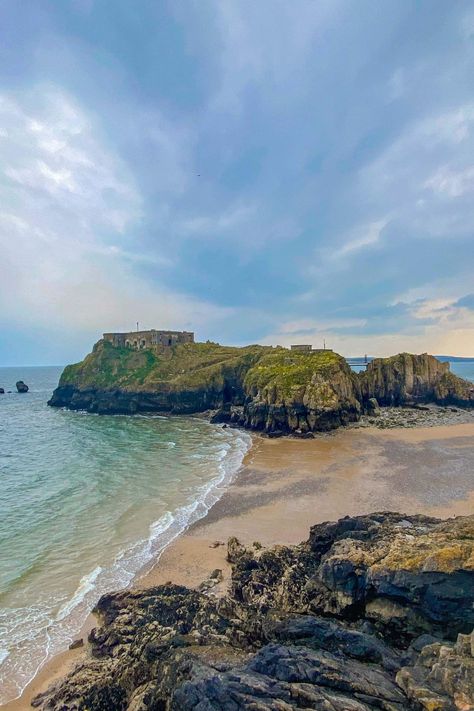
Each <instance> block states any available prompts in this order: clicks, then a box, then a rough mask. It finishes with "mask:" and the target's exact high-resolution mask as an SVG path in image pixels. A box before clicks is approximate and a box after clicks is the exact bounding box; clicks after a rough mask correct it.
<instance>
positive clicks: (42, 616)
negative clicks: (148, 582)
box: [0, 413, 251, 701]
mask: <svg viewBox="0 0 474 711" xmlns="http://www.w3.org/2000/svg"><path fill="white" fill-rule="evenodd" d="M75 414H79V413H75ZM200 426H201V425H200ZM202 426H203V427H204V428H206V427H208V428H210V434H211V436H216V438H218V439H219V440H220V441H219V442H216V443H215V446H213V445H212V443H211V444H209V442H208V443H207V445H206V446H207V447H208V451H207V454H206V455H204V456H203V459H206V458H207V460H208V462H209V465H212V468H214V469H215V473H214V476H213V477H212V478H211V479H210V480H209V481H208V482H206V483H204V484H202V485H201V486H199V487H197V489H196V490H195V491H194V494H193V496H192V499H190V500H188V501H186V502H185V503H184V504H183V505H181V506H178V507H176V508H175V509H174V510H170V511H166V512H164V513H163V514H162V515H161V516H160V517H159V518H158V519H157V520H156V521H153V522H152V523H151V524H150V526H149V529H148V535H147V536H145V537H144V538H142V539H140V540H137V541H135V542H134V543H133V544H131V545H129V546H128V547H126V548H124V549H123V550H121V551H119V552H118V553H117V554H116V556H115V557H114V560H113V562H112V563H111V565H109V566H107V567H102V566H100V565H97V566H96V567H94V568H93V569H92V570H91V571H90V572H89V573H87V574H86V575H83V576H82V577H81V578H80V580H79V583H78V585H77V588H76V590H75V592H74V593H73V594H72V595H71V596H70V597H69V598H68V599H66V600H64V599H62V600H61V601H57V602H56V604H55V605H54V604H53V601H50V604H49V606H48V605H46V607H43V606H39V607H37V608H36V609H34V610H33V609H25V608H23V609H18V610H17V615H12V612H13V611H12V610H11V609H10V610H4V612H5V613H6V615H7V618H6V619H5V622H7V626H8V628H7V627H5V628H4V630H3V631H5V632H6V635H5V638H6V639H11V637H10V633H12V634H13V636H14V637H15V638H16V643H17V645H20V647H19V648H20V649H21V650H22V654H21V658H20V659H18V658H15V659H13V658H12V656H11V655H10V656H9V655H8V652H9V650H6V651H7V655H6V656H4V657H3V659H2V658H0V679H1V678H3V679H4V680H5V681H6V680H8V681H9V683H10V687H9V689H8V691H7V690H5V691H4V693H5V694H6V693H8V694H9V696H10V698H11V696H12V695H13V694H14V693H15V691H14V690H13V687H12V686H11V680H12V679H13V678H15V680H16V682H15V683H17V687H16V693H17V695H20V694H21V693H22V691H23V689H24V688H25V686H26V685H27V684H28V683H29V682H30V681H31V679H32V678H33V676H34V675H35V674H36V673H37V671H38V669H39V668H41V666H42V665H43V664H44V663H45V661H47V659H48V658H50V657H51V656H52V655H54V654H56V653H58V652H59V651H61V650H62V649H64V648H66V647H67V645H68V644H69V643H70V641H72V639H73V638H74V636H76V635H77V634H78V633H79V631H80V629H81V627H82V625H83V624H84V622H85V620H86V618H87V615H88V614H89V612H90V610H91V609H92V607H93V606H94V605H95V604H96V603H97V601H98V599H99V597H100V596H101V595H102V594H104V593H106V592H109V591H111V590H114V589H123V588H126V587H127V586H129V585H130V584H131V583H132V581H133V580H134V579H135V577H136V576H137V574H139V573H144V572H146V570H147V569H148V568H149V567H151V565H152V564H155V563H156V561H157V560H159V558H160V556H161V554H162V553H163V551H164V550H165V549H166V548H167V546H168V545H169V544H170V543H171V542H172V541H173V540H175V539H176V538H177V537H178V536H179V535H180V534H182V533H183V532H184V531H185V530H186V529H187V528H188V527H189V526H190V525H192V524H193V523H194V522H195V521H197V520H199V519H200V518H202V517H203V516H205V515H206V513H207V511H209V509H210V508H211V506H213V504H214V503H216V501H217V500H218V499H219V498H220V496H221V495H222V493H223V491H224V488H225V486H227V484H228V483H229V482H230V481H231V479H232V477H233V476H234V474H235V472H236V471H237V470H238V468H239V467H240V465H241V463H242V460H243V458H244V456H245V453H246V452H247V451H248V449H249V446H250V443H251V438H250V435H247V434H246V433H243V432H241V431H238V430H230V429H229V430H228V431H227V430H226V431H225V443H223V442H222V432H221V430H220V428H219V429H218V428H216V426H215V425H210V424H209V423H204V422H202ZM183 429H186V428H185V427H184V428H183ZM161 444H163V445H165V446H167V447H169V448H173V447H174V446H175V444H176V443H175V442H174V440H167V441H165V442H161ZM53 607H55V608H56V609H57V612H56V614H54V613H52V609H53ZM19 622H20V624H19V625H18V623H19ZM10 623H12V625H10ZM1 626H2V625H1V624H0V627H1ZM15 628H16V632H15ZM2 636H3V635H2ZM5 689H6V687H5ZM4 700H6V699H2V701H4Z"/></svg>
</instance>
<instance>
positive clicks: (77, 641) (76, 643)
mask: <svg viewBox="0 0 474 711" xmlns="http://www.w3.org/2000/svg"><path fill="white" fill-rule="evenodd" d="M83 646H84V640H83V639H82V637H81V638H80V639H75V640H74V641H73V642H71V644H70V645H69V649H79V647H83Z"/></svg>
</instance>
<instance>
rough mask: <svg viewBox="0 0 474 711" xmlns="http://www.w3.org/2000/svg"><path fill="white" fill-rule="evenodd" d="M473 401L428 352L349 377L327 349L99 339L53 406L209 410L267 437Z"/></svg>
mask: <svg viewBox="0 0 474 711" xmlns="http://www.w3.org/2000/svg"><path fill="white" fill-rule="evenodd" d="M416 402H436V403H440V404H451V405H458V406H465V407H469V406H473V407H474V386H473V384H472V383H469V382H467V381H465V380H462V379H461V378H458V377H456V376H455V375H453V374H452V373H450V372H449V364H448V363H440V362H439V361H437V360H436V358H433V356H428V355H426V354H424V355H421V356H414V355H410V354H406V353H402V354H401V355H398V356H394V357H393V358H385V359H377V360H374V361H373V362H372V363H370V364H369V366H368V368H367V371H366V372H364V373H358V374H357V373H354V372H353V371H352V370H351V369H350V368H349V366H348V364H347V363H346V361H345V359H344V358H342V357H341V356H340V355H338V354H337V353H334V352H333V351H330V350H327V351H312V352H311V351H310V352H298V351H289V350H287V349H286V348H280V347H277V348H271V347H264V346H248V347H246V348H231V347H226V346H219V345H218V344H215V343H187V344H181V345H177V346H174V347H172V348H162V349H161V350H160V349H159V348H157V349H155V350H152V349H149V350H142V351H135V350H130V349H127V348H116V347H114V346H113V345H112V344H111V343H109V342H108V341H99V342H98V343H97V344H96V345H95V346H94V350H93V352H92V353H91V354H90V355H88V356H87V357H86V358H85V359H84V360H83V361H82V362H81V363H77V364H76V365H70V366H67V367H66V368H65V370H64V372H63V374H62V376H61V379H60V382H59V386H58V387H57V388H56V390H55V391H54V393H53V396H52V398H51V400H50V401H49V405H52V406H55V407H68V408H70V409H73V410H87V411H88V412H96V413H99V414H116V413H124V414H135V413H137V412H162V413H163V412H166V413H173V414H192V413H197V412H204V411H206V410H215V411H216V412H215V414H214V416H213V419H212V421H213V422H223V423H227V422H229V423H232V424H235V425H238V426H242V427H246V428H249V429H254V430H261V431H264V432H267V433H270V434H272V435H273V436H276V435H279V434H288V433H295V434H297V435H299V436H302V437H303V436H308V435H309V436H311V433H312V432H315V431H325V430H330V429H334V428H335V427H339V426H341V425H346V424H348V423H349V422H354V421H357V420H358V419H359V417H360V414H361V412H368V413H370V414H375V415H376V414H377V413H378V412H379V411H378V405H379V404H380V405H407V404H413V403H416Z"/></svg>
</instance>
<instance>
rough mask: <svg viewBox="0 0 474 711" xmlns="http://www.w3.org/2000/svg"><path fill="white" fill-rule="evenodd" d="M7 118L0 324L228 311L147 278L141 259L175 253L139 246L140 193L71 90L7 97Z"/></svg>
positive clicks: (196, 319)
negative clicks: (135, 235)
mask: <svg viewBox="0 0 474 711" xmlns="http://www.w3.org/2000/svg"><path fill="white" fill-rule="evenodd" d="M0 122H1V125H2V128H3V132H4V134H5V136H3V137H0V166H1V168H0V204H1V205H2V206H3V210H2V212H0V263H1V265H2V276H1V279H0V313H1V315H2V323H3V325H6V324H7V323H10V324H14V325H16V326H18V325H20V324H21V326H22V328H23V329H27V328H28V326H34V327H40V328H43V329H44V330H45V331H47V330H50V331H51V332H54V331H58V330H63V331H64V333H68V332H69V333H77V332H84V333H87V334H90V333H94V334H95V333H97V334H100V333H101V332H102V331H103V330H112V329H115V328H129V327H130V326H131V324H133V323H135V321H136V320H140V322H142V323H143V324H144V325H145V324H147V325H149V326H150V327H151V326H160V325H161V326H164V327H173V326H174V327H177V328H178V327H183V328H184V327H186V326H191V325H193V326H195V327H196V328H204V324H205V323H206V322H207V320H208V319H218V318H223V317H224V316H228V315H229V313H230V311H229V310H228V309H219V308H217V307H213V306H211V305H209V304H208V303H205V302H201V301H199V300H196V299H192V298H187V297H185V296H183V295H181V294H177V293H173V292H171V291H169V290H166V289H164V288H163V287H162V286H160V285H159V284H153V285H151V284H150V283H147V282H145V281H143V280H142V279H141V278H140V276H139V273H138V272H137V271H136V269H135V268H136V266H137V265H140V264H148V265H159V266H167V265H169V264H170V262H169V259H168V258H167V256H166V255H160V253H159V250H158V249H156V248H155V250H154V252H153V254H152V255H150V254H148V253H146V252H139V251H138V250H136V249H135V243H134V241H133V240H130V239H129V232H133V228H134V227H135V226H136V225H137V223H138V222H139V221H140V219H141V216H142V198H141V195H140V192H139V190H138V188H137V186H136V184H135V182H134V180H133V176H132V175H131V174H130V172H129V170H128V168H127V166H126V165H125V164H124V163H123V161H121V160H120V159H119V158H118V157H117V155H116V154H115V153H114V152H113V151H112V150H111V149H110V148H108V147H106V146H104V144H103V142H102V141H101V140H100V138H99V135H98V133H97V131H96V130H95V129H94V126H93V124H92V122H91V121H90V120H89V118H88V117H87V115H86V113H85V112H84V110H83V109H81V107H79V106H78V105H77V103H76V102H75V101H74V100H73V99H72V98H71V97H70V96H68V95H66V94H65V93H64V92H62V91H60V90H58V89H54V88H51V87H49V88H47V89H44V88H43V89H38V90H37V91H35V92H32V93H30V94H28V95H17V96H6V95H3V96H0ZM156 140H159V141H162V142H164V139H163V137H162V136H161V138H160V137H157V138H156ZM166 151H168V153H167V155H168V157H169V153H170V151H171V149H169V146H168V148H167V149H166V150H164V153H166ZM171 152H172V151H171Z"/></svg>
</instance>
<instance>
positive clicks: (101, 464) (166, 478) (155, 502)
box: [0, 367, 250, 703]
mask: <svg viewBox="0 0 474 711" xmlns="http://www.w3.org/2000/svg"><path fill="white" fill-rule="evenodd" d="M60 373H61V368H56V367H50V368H0V387H4V388H5V390H12V391H14V392H12V393H11V394H5V395H0V484H1V496H0V703H2V702H5V701H6V700H8V699H11V698H14V697H15V696H17V695H18V694H19V692H20V691H21V690H22V688H23V687H24V686H25V685H26V683H27V682H28V681H29V680H30V679H31V678H32V676H33V675H34V673H35V672H36V670H37V669H38V667H40V666H41V665H42V664H43V663H44V661H45V660H46V659H47V658H48V657H49V656H51V655H52V654H54V653H56V652H57V651H59V650H61V649H64V648H66V647H67V646H68V644H69V643H70V641H71V640H72V639H73V638H74V636H75V635H77V633H78V631H79V629H80V627H81V625H82V623H83V622H84V620H85V618H86V617H87V614H88V611H89V610H90V609H91V607H92V606H93V604H94V603H95V602H96V600H97V599H98V597H99V596H100V595H101V594H102V593H103V592H106V591H110V590H114V589H117V588H120V587H124V586H126V585H127V584H128V583H129V582H130V581H131V580H132V579H133V577H134V576H135V574H136V573H137V571H139V570H142V569H143V567H144V566H146V565H147V563H149V562H150V561H151V560H152V559H153V558H154V557H156V555H158V554H159V553H160V551H161V550H162V549H163V548H164V547H165V546H166V545H167V543H169V542H170V541H171V540H172V539H173V538H174V537H176V536H177V535H178V534H179V533H180V532H182V531H183V530H184V529H185V528H186V526H187V525H189V523H190V522H192V521H193V520H196V519H197V518H199V517H201V516H203V515H204V514H205V513H206V511H207V510H208V508H209V507H210V506H211V505H212V504H213V503H214V502H215V501H216V499H217V498H218V497H219V496H220V494H221V492H222V490H223V487H224V486H225V484H226V483H227V481H228V480H229V479H230V478H231V476H232V474H233V473H234V472H235V471H236V470H237V469H238V467H239V466H240V464H241V462H242V459H243V456H244V454H245V452H246V451H247V449H248V447H249V444H250V437H249V436H248V435H247V434H246V433H243V432H240V431H236V430H231V429H222V428H220V427H216V426H212V425H210V424H208V423H207V422H205V421H203V420H199V419H193V418H184V417H180V418H178V417H169V418H165V417H147V416H137V417H126V416H116V417H113V416H101V417H99V416H94V415H87V414H84V413H74V412H68V411H63V410H56V409H53V408H49V407H47V406H46V401H47V399H48V398H49V397H50V395H51V392H52V390H53V388H54V387H55V386H56V384H57V381H58V378H59V375H60ZM19 379H22V380H24V381H25V382H26V383H27V384H28V385H29V386H30V392H29V393H27V394H25V395H20V394H17V393H16V391H15V382H16V381H17V380H19Z"/></svg>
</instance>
